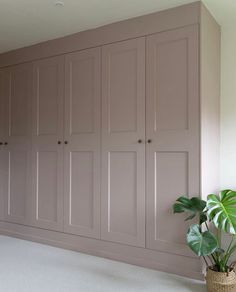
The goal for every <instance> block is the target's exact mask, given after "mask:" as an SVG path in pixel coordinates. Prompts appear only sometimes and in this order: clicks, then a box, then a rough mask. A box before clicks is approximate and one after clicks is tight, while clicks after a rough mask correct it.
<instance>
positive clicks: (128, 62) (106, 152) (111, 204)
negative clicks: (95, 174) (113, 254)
mask: <svg viewBox="0 0 236 292" xmlns="http://www.w3.org/2000/svg"><path fill="white" fill-rule="evenodd" d="M102 57H103V59H102V74H103V75H102V111H103V116H102V217H101V218H102V239H104V240H109V241H114V242H120V243H125V244H130V245H134V246H144V245H145V39H144V38H140V39H135V40H130V41H125V42H120V43H116V44H112V45H107V46H104V47H103V52H102Z"/></svg>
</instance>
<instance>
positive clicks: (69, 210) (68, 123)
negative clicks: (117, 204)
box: [64, 48, 101, 238]
mask: <svg viewBox="0 0 236 292" xmlns="http://www.w3.org/2000/svg"><path fill="white" fill-rule="evenodd" d="M65 87H66V88H65V123H64V140H65V141H64V230H65V232H69V233H74V234H78V235H83V236H88V237H93V238H100V179H101V165H100V161H101V159H100V143H101V139H100V132H101V49H100V48H94V49H88V50H84V51H82V52H76V53H72V54H68V55H67V56H66V59H65Z"/></svg>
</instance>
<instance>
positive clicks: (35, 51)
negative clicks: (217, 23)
mask: <svg viewBox="0 0 236 292" xmlns="http://www.w3.org/2000/svg"><path fill="white" fill-rule="evenodd" d="M202 5H203V4H201V2H200V1H197V2H194V3H191V4H187V5H183V6H179V7H175V8H171V9H168V10H163V11H160V12H156V13H153V14H149V15H144V16H139V17H136V18H132V19H128V20H124V21H120V22H116V23H113V24H109V25H105V26H102V27H99V28H96V29H91V30H87V31H83V32H79V33H76V34H73V35H69V36H66V37H62V38H58V39H54V40H50V41H46V42H43V43H39V44H36V45H33V46H29V47H25V48H21V49H18V50H14V51H10V52H6V53H3V54H0V68H1V67H7V66H11V65H15V64H20V63H24V62H30V61H33V60H38V59H43V58H48V57H51V56H57V55H62V54H66V53H70V52H74V51H79V50H83V49H88V48H92V47H97V46H102V45H105V44H109V43H114V42H118V41H122V40H127V39H131V38H137V37H142V36H146V35H150V34H154V33H158V32H161V31H166V30H170V29H174V28H178V27H183V26H186V25H192V24H199V23H200V18H201V6H202Z"/></svg>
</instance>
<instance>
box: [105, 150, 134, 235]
mask: <svg viewBox="0 0 236 292" xmlns="http://www.w3.org/2000/svg"><path fill="white" fill-rule="evenodd" d="M108 159H109V160H108V161H109V162H108V163H109V165H108V168H109V182H108V184H109V190H108V192H109V193H108V198H109V205H108V212H109V214H108V218H109V222H108V225H109V232H113V233H117V234H126V235H127V236H130V237H135V236H137V215H138V212H137V211H138V210H137V189H136V188H137V153H136V152H135V151H130V152H128V151H127V152H125V151H123V152H118V151H117V152H114V151H113V152H110V153H109V158H108ZM124 202H125V204H124ZM120 210H122V216H121V214H120Z"/></svg>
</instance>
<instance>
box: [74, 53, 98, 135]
mask: <svg viewBox="0 0 236 292" xmlns="http://www.w3.org/2000/svg"><path fill="white" fill-rule="evenodd" d="M69 71H70V79H71V91H70V95H69V98H70V111H71V115H70V118H71V119H70V133H71V134H72V135H73V134H83V133H93V132H94V111H95V108H94V105H95V104H94V102H95V100H94V98H95V93H94V90H95V89H96V88H95V87H94V85H95V84H93V83H94V57H93V56H87V58H86V57H85V58H81V59H80V58H79V59H76V60H74V61H72V62H70V63H69Z"/></svg>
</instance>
